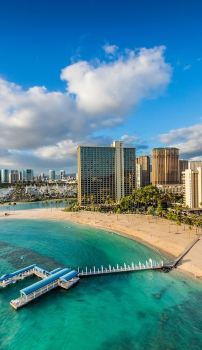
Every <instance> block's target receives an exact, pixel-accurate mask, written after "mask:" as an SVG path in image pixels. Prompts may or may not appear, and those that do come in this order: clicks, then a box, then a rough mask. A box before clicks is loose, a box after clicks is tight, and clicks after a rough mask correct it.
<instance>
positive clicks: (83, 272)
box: [78, 259, 164, 277]
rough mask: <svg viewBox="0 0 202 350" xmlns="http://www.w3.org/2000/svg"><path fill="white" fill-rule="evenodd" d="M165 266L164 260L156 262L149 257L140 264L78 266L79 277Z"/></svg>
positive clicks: (156, 268) (154, 268)
mask: <svg viewBox="0 0 202 350" xmlns="http://www.w3.org/2000/svg"><path fill="white" fill-rule="evenodd" d="M163 267H164V262H163V261H160V262H156V261H153V260H152V259H149V261H146V262H145V264H142V263H141V262H139V263H138V264H136V265H135V264H134V263H133V262H132V264H131V265H127V264H125V263H124V264H123V266H120V265H118V264H117V265H116V266H111V265H109V266H108V267H104V266H103V265H101V267H99V268H96V267H95V266H93V268H89V267H87V266H86V267H85V268H84V269H80V268H79V267H78V274H79V277H87V276H89V277H90V276H96V275H106V274H115V273H123V272H134V271H143V270H159V269H162V268H163Z"/></svg>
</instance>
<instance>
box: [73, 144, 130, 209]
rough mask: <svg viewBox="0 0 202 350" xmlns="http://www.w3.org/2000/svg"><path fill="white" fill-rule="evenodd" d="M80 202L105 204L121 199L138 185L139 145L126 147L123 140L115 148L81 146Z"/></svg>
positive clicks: (79, 149)
mask: <svg viewBox="0 0 202 350" xmlns="http://www.w3.org/2000/svg"><path fill="white" fill-rule="evenodd" d="M77 161H78V202H79V204H80V205H86V204H89V203H95V204H102V203H105V202H106V200H108V199H112V200H116V201H118V200H120V199H121V198H122V197H123V196H127V195H129V194H131V193H132V192H133V190H134V188H135V148H124V147H123V143H122V142H121V141H114V142H113V144H112V146H111V147H92V146H79V147H78V149H77Z"/></svg>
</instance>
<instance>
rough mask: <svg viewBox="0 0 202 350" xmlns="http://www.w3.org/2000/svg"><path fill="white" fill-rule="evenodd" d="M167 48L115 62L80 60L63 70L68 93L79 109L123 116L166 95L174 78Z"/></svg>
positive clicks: (122, 56)
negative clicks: (149, 100) (167, 57)
mask: <svg viewBox="0 0 202 350" xmlns="http://www.w3.org/2000/svg"><path fill="white" fill-rule="evenodd" d="M164 50H165V48H164V47H162V46H161V47H155V48H153V49H144V48H143V49H140V50H139V51H138V52H135V51H128V52H127V54H125V55H121V56H119V57H118V58H117V59H116V60H114V61H113V62H100V63H97V64H96V65H95V64H91V63H89V62H86V61H80V62H77V63H75V64H72V65H70V66H68V67H66V68H64V69H63V70H62V73H61V78H62V79H63V80H65V81H67V83H68V92H69V93H72V94H74V95H75V98H76V103H77V105H78V108H79V109H80V110H81V111H83V112H85V113H88V114H93V115H109V116H114V115H115V116H120V115H123V114H125V113H127V112H128V111H129V110H130V109H131V108H132V107H135V106H136V105H137V104H138V103H139V102H140V101H141V100H142V99H143V98H151V97H153V96H157V95H158V94H160V93H162V90H163V89H164V88H165V87H166V86H167V84H168V83H169V81H170V77H171V67H170V65H169V64H167V63H166V62H165V60H164Z"/></svg>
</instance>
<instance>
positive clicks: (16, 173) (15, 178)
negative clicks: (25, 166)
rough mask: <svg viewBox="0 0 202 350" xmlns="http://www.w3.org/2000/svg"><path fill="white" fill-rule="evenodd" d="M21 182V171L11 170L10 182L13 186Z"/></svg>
mask: <svg viewBox="0 0 202 350" xmlns="http://www.w3.org/2000/svg"><path fill="white" fill-rule="evenodd" d="M18 181H19V171H18V170H11V171H10V173H9V182H10V183H11V184H13V183H16V182H18Z"/></svg>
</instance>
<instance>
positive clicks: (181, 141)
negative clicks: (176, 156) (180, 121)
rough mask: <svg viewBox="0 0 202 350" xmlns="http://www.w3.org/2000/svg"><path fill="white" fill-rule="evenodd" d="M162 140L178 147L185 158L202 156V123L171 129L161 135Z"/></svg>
mask: <svg viewBox="0 0 202 350" xmlns="http://www.w3.org/2000/svg"><path fill="white" fill-rule="evenodd" d="M160 141H161V142H162V143H164V144H166V145H169V146H175V147H178V148H179V149H180V154H181V156H183V157H184V158H186V157H187V158H195V159H196V158H201V157H202V124H195V125H192V126H189V127H187V128H179V129H175V130H170V131H169V132H168V133H166V134H162V135H160Z"/></svg>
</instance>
